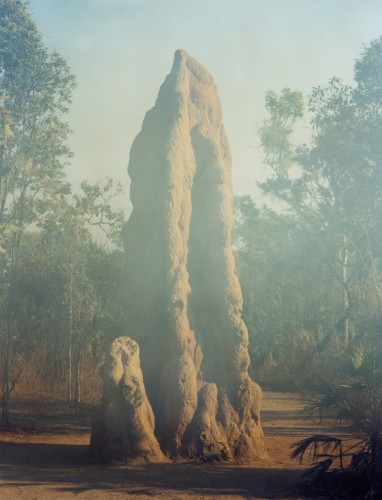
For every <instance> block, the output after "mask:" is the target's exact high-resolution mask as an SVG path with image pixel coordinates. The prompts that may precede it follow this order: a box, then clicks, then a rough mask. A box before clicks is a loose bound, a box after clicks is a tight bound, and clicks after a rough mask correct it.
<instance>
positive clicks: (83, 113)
mask: <svg viewBox="0 0 382 500" xmlns="http://www.w3.org/2000/svg"><path fill="white" fill-rule="evenodd" d="M31 10H32V12H33V15H34V18H35V20H36V22H37V24H38V25H39V27H40V29H41V31H42V33H43V35H44V41H45V43H46V45H47V46H48V47H49V48H52V49H56V50H57V51H58V52H59V53H60V54H61V55H62V56H64V57H65V58H66V60H67V61H68V63H69V65H70V66H71V68H72V71H73V72H74V74H75V75H76V77H77V82H78V88H77V90H76V91H75V94H74V97H73V104H72V106H71V112H70V115H69V121H70V125H71V128H72V130H73V136H72V138H71V140H70V145H71V148H72V151H73V153H74V157H73V159H72V166H71V167H70V169H69V178H70V180H71V181H72V182H73V183H74V184H77V183H78V182H79V181H80V180H82V179H87V180H91V181H93V180H100V179H102V178H104V177H105V176H111V177H113V178H115V179H118V180H121V181H123V182H125V183H127V179H128V178H127V173H126V167H127V164H128V157H129V151H130V146H131V143H132V141H133V139H134V137H135V136H136V135H137V133H138V132H139V130H140V128H141V124H142V121H143V117H144V115H145V113H146V111H148V109H150V108H151V107H152V106H153V105H154V102H155V99H156V97H157V93H158V90H159V86H160V85H161V83H162V82H163V80H164V78H165V76H166V75H167V74H168V73H169V71H170V69H171V65H172V60H173V55H174V52H175V50H176V49H178V48H183V49H185V50H187V51H188V52H189V53H190V54H191V55H192V56H193V57H195V58H196V59H198V60H199V61H200V62H201V63H202V64H203V65H204V66H206V67H207V69H208V70H209V71H210V72H211V73H212V75H213V77H214V79H215V81H216V84H217V86H218V89H219V95H220V98H221V101H222V106H223V120H224V124H225V127H226V130H227V133H228V137H229V140H230V144H231V149H232V154H233V183H234V190H235V193H236V194H254V193H255V194H256V181H257V180H258V179H261V178H262V177H263V176H264V169H263V166H262V164H261V155H260V152H259V150H258V148H257V139H256V128H257V127H258V126H259V124H260V123H261V121H262V120H263V119H264V93H265V91H266V90H268V89H274V90H276V91H279V90H281V89H282V88H284V87H286V86H289V87H291V88H293V89H301V90H303V91H304V93H309V92H310V89H311V88H312V87H314V86H317V85H322V84H325V83H327V81H328V80H329V79H330V78H331V77H332V76H335V75H336V76H339V77H340V78H342V79H343V80H344V81H345V82H347V83H351V81H352V75H353V63H354V59H355V58H356V57H358V56H359V54H360V52H361V51H362V47H363V45H364V44H368V43H369V42H370V41H371V40H372V39H374V38H376V37H379V36H380V35H382V1H381V0H31ZM126 206H127V203H126Z"/></svg>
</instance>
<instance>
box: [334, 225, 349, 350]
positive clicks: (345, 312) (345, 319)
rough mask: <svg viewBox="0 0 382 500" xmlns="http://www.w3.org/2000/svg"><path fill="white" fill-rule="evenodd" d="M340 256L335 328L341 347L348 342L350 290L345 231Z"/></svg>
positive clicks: (345, 345)
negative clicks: (337, 315) (339, 308)
mask: <svg viewBox="0 0 382 500" xmlns="http://www.w3.org/2000/svg"><path fill="white" fill-rule="evenodd" d="M339 257H340V269H341V273H340V277H341V286H342V290H341V307H342V314H341V317H340V319H339V321H338V323H337V329H338V330H339V333H340V334H341V340H342V344H343V347H347V345H348V343H349V315H350V292H349V282H348V266H349V249H348V236H347V233H346V232H345V233H344V234H343V235H342V241H341V247H340V251H339Z"/></svg>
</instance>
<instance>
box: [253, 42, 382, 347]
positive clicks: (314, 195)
mask: <svg viewBox="0 0 382 500" xmlns="http://www.w3.org/2000/svg"><path fill="white" fill-rule="evenodd" d="M381 54H382V39H379V40H376V41H374V42H372V43H371V44H370V45H369V47H367V48H366V49H365V50H364V52H363V54H362V56H361V57H360V58H359V59H358V60H357V61H356V64H355V80H356V86H355V87H354V88H353V87H350V86H347V85H344V84H343V82H342V81H341V80H340V79H338V78H333V79H332V80H331V81H330V82H329V84H328V85H327V86H326V87H317V88H315V89H313V92H312V95H311V97H310V100H309V111H310V113H311V123H312V140H311V143H310V144H308V145H306V144H304V145H300V146H297V147H293V146H292V145H291V143H290V141H289V139H290V135H291V130H290V129H288V130H287V128H285V130H286V131H287V132H288V133H286V132H285V130H284V132H285V134H284V135H287V136H288V140H287V141H285V140H284V141H280V140H278V139H277V138H278V137H279V135H280V134H279V133H278V130H279V125H278V124H279V122H280V118H279V116H283V115H284V114H287V116H289V123H291V124H293V123H295V118H296V112H295V110H294V108H293V107H292V106H290V105H289V102H288V100H287V99H286V98H285V91H284V93H283V94H282V95H281V97H280V98H278V99H276V100H275V99H273V101H271V104H269V100H268V101H267V102H268V104H267V107H268V111H269V112H270V114H271V118H270V119H269V120H267V121H265V123H264V124H263V127H262V128H261V130H260V138H261V140H262V145H263V147H264V149H265V159H266V162H267V163H268V164H269V166H270V169H271V171H272V173H273V175H272V177H270V178H269V179H268V180H267V181H266V182H265V183H263V184H262V188H263V190H264V191H265V192H266V193H270V194H272V195H273V196H275V197H276V198H278V199H280V200H282V201H283V202H284V203H285V204H286V205H287V207H288V208H289V210H290V211H291V212H292V213H293V214H294V215H295V216H296V217H298V219H299V220H300V221H302V222H304V223H305V225H306V228H307V231H309V237H316V236H318V235H320V237H321V239H322V240H323V241H324V242H325V245H324V246H323V247H322V250H323V253H322V255H321V264H322V270H323V272H327V273H330V274H331V275H332V276H333V277H334V278H335V279H336V281H337V284H338V286H339V287H340V297H341V304H342V305H341V311H340V312H339V317H338V320H337V331H338V333H339V334H340V338H341V340H342V345H343V346H344V347H346V346H347V345H348V342H349V338H350V337H351V335H355V334H356V333H357V332H356V329H355V328H354V326H355V323H354V321H353V332H351V331H350V318H353V320H354V319H355V311H356V309H357V307H358V306H359V304H360V300H364V301H365V302H366V301H367V300H369V301H370V298H371V296H370V295H369V296H368V297H366V295H368V294H369V293H370V292H371V289H374V298H373V299H372V300H373V301H374V302H375V301H376V302H377V303H378V308H379V311H380V300H381V287H380V273H379V271H378V269H380V253H381V252H380V250H379V247H378V241H380V236H381V222H380V220H381V218H380V215H381V210H382V205H381V195H380V193H381V188H382V184H381V182H382V181H381V178H382V176H381V172H382V169H381V145H380V144H381V130H382V119H381V118H382V116H381V103H380V93H381V91H382V86H381V77H380V73H381V67H382V57H381ZM280 109H281V111H280ZM284 121H285V118H284ZM273 131H274V136H272V132H273ZM288 134H289V135H288ZM275 137H276V138H275ZM275 151H279V155H278V156H277V155H276V154H275ZM285 151H287V152H288V155H287V158H290V157H292V162H291V161H289V160H288V161H287V162H285V160H284V158H285V154H284V152H285ZM291 151H292V153H291ZM269 152H271V153H272V154H271V157H270V159H269ZM274 163H276V166H275V165H274ZM292 164H293V165H295V167H296V168H295V172H294V174H295V175H293V176H292V175H289V174H288V169H289V171H290V169H291V165H292ZM296 172H297V175H296ZM307 234H308V233H307ZM362 294H363V297H362ZM379 316H380V312H379Z"/></svg>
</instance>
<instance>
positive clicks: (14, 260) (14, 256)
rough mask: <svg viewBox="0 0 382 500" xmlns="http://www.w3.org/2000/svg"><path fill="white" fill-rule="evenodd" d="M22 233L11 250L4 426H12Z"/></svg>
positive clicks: (16, 237) (3, 401) (17, 235)
mask: <svg viewBox="0 0 382 500" xmlns="http://www.w3.org/2000/svg"><path fill="white" fill-rule="evenodd" d="M20 243H21V233H18V234H16V235H15V236H14V238H13V244H12V249H11V275H10V280H9V295H8V305H7V312H6V325H7V336H6V344H5V360H4V383H3V397H2V403H3V404H2V422H3V424H4V425H10V423H11V417H10V407H11V369H12V342H13V336H14V315H15V294H16V278H17V270H18V263H19V255H20Z"/></svg>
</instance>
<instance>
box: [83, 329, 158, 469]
mask: <svg viewBox="0 0 382 500" xmlns="http://www.w3.org/2000/svg"><path fill="white" fill-rule="evenodd" d="M101 375H102V379H103V393H102V403H101V406H100V408H99V410H98V412H97V414H96V415H95V417H94V419H93V421H92V434H91V441H90V453H91V456H92V457H94V458H95V459H98V460H102V461H119V462H123V463H129V462H163V461H166V458H165V457H164V455H163V453H162V452H161V449H160V447H159V444H158V441H157V439H156V437H155V435H154V427H155V419H154V414H153V411H152V409H151V405H150V403H149V400H148V399H147V396H146V391H145V386H144V383H143V376H142V370H141V366H140V359H139V347H138V344H137V343H136V342H135V341H134V340H131V339H130V338H129V337H120V338H118V339H116V340H114V342H113V343H112V345H111V348H110V351H109V352H108V354H107V356H106V359H105V364H104V365H103V367H102V371H101Z"/></svg>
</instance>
